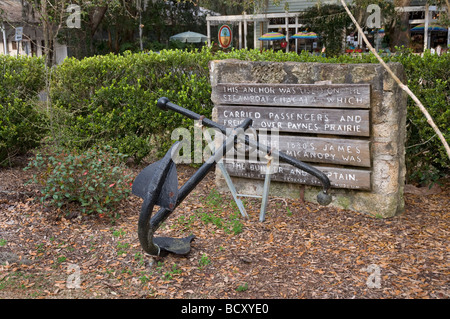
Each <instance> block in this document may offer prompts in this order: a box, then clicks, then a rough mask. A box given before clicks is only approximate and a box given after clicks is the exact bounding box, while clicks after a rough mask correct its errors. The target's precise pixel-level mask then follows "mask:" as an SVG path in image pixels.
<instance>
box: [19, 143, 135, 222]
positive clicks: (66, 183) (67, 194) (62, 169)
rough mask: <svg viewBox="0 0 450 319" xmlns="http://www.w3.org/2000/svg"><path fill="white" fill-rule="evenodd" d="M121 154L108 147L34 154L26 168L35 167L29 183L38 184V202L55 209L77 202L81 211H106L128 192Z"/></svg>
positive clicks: (111, 209)
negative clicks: (39, 195) (39, 196)
mask: <svg viewBox="0 0 450 319" xmlns="http://www.w3.org/2000/svg"><path fill="white" fill-rule="evenodd" d="M123 158H124V155H122V154H120V153H119V152H118V151H117V150H115V149H113V148H110V147H107V146H105V147H94V148H92V149H90V150H88V151H85V152H81V153H79V152H65V151H61V152H57V151H50V152H48V153H47V154H45V153H38V154H37V155H36V156H35V158H34V159H33V160H31V161H30V163H29V165H28V167H27V168H28V169H30V168H37V169H38V173H36V174H35V175H34V176H33V182H35V183H39V184H40V185H42V189H41V194H42V196H41V201H42V202H46V203H49V204H50V205H52V206H56V207H58V208H65V207H67V206H68V205H70V204H71V203H76V204H78V205H79V206H77V207H79V208H80V210H81V212H83V213H85V214H92V213H98V214H109V215H110V216H111V217H114V213H113V212H114V208H115V207H116V206H117V204H118V203H119V202H120V201H121V200H122V199H123V198H125V197H127V196H128V195H129V193H130V190H131V187H130V183H131V175H129V174H126V172H125V165H124V164H123Z"/></svg>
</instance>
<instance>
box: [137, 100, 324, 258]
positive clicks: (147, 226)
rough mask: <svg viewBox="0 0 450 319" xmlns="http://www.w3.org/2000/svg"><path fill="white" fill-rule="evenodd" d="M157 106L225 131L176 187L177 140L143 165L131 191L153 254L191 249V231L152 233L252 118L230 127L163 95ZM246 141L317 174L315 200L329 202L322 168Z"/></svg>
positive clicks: (143, 235)
mask: <svg viewBox="0 0 450 319" xmlns="http://www.w3.org/2000/svg"><path fill="white" fill-rule="evenodd" d="M157 106H158V107H159V108H160V109H162V110H164V111H167V110H169V109H170V110H173V111H175V112H178V113H180V114H182V115H184V116H186V117H188V118H190V119H193V120H199V121H201V124H202V125H206V126H208V127H212V128H216V129H218V130H220V131H221V132H222V133H223V134H225V135H226V139H225V141H224V143H223V144H222V146H221V149H218V150H216V152H215V153H214V154H213V155H212V156H211V157H210V158H209V159H208V160H206V162H205V163H204V164H203V165H202V166H201V167H200V168H199V169H198V170H197V171H196V172H195V173H194V174H193V175H192V176H191V177H190V178H189V179H188V180H187V181H186V183H185V184H184V185H183V186H181V187H180V188H178V178H177V170H176V165H175V163H174V162H173V156H174V155H175V154H178V150H179V147H180V146H181V144H180V142H175V143H174V144H173V145H172V147H171V148H170V150H169V151H168V152H167V153H166V155H165V156H164V157H163V158H162V159H161V160H159V161H157V162H155V163H153V164H150V165H149V166H147V167H146V168H145V169H143V170H142V171H141V172H140V173H139V175H138V176H137V177H136V179H135V181H134V183H133V187H132V192H133V194H135V195H136V196H139V197H141V198H142V199H143V200H144V202H143V204H142V206H141V211H140V214H139V222H138V237H139V241H140V243H141V246H142V248H143V249H144V251H145V252H147V253H148V254H150V255H155V256H164V255H166V254H167V253H169V252H171V253H174V254H180V255H185V254H187V253H189V251H190V249H191V241H192V240H193V239H194V238H195V236H194V235H191V236H188V237H185V238H170V237H154V233H155V232H156V230H157V229H158V228H159V227H160V226H161V224H162V223H163V222H164V221H165V220H166V219H167V218H168V217H169V215H170V214H171V213H172V212H173V211H174V209H175V208H176V207H177V206H178V205H179V204H180V203H181V202H182V201H183V200H184V199H185V198H186V196H188V195H189V193H190V192H191V191H192V190H193V189H194V188H195V187H196V186H197V185H198V184H199V183H200V182H201V181H202V180H203V178H205V176H206V175H207V174H208V172H209V171H210V170H211V169H212V168H213V167H214V166H215V164H216V162H218V161H219V160H220V159H221V158H222V157H223V155H224V154H226V153H227V152H228V151H229V150H230V149H231V148H232V147H234V146H235V144H236V143H237V141H238V138H237V135H238V132H240V131H242V130H246V129H247V128H248V127H249V126H251V124H252V122H253V121H252V119H250V118H248V119H245V120H244V121H243V122H242V123H241V124H240V125H238V126H237V127H235V128H234V129H233V130H230V129H227V128H226V127H225V126H222V125H220V124H218V123H216V122H214V121H212V120H210V119H207V118H205V117H204V116H201V115H199V114H197V113H195V112H192V111H190V110H187V109H185V108H183V107H181V106H178V105H176V104H174V103H171V102H170V101H169V100H168V99H167V98H165V97H162V98H160V99H159V100H158V103H157ZM245 144H246V145H249V146H251V147H255V148H257V149H258V150H260V151H263V152H266V153H267V154H272V155H273V156H278V158H279V160H280V161H283V162H286V163H288V164H291V165H293V166H295V167H297V168H299V169H301V170H303V171H305V172H307V173H309V174H311V175H313V176H315V177H317V178H318V179H319V180H320V182H321V183H322V186H323V189H322V191H320V192H319V194H318V195H317V201H318V202H319V204H321V205H324V206H325V205H328V204H329V203H330V202H331V196H330V195H329V194H328V191H329V189H330V181H329V179H328V177H327V176H326V175H325V174H324V173H323V172H321V171H319V170H318V169H316V168H314V167H312V166H310V165H308V164H305V163H303V162H301V161H299V160H296V159H294V158H292V157H290V156H288V155H286V154H284V153H282V152H278V151H276V150H274V149H270V148H269V147H267V146H266V145H262V144H260V143H258V142H256V141H253V140H250V139H249V138H248V137H246V138H245ZM155 205H158V206H159V210H158V211H157V212H156V213H155V215H154V216H152V213H153V209H154V207H155Z"/></svg>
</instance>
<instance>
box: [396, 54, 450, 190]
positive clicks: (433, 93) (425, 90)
mask: <svg viewBox="0 0 450 319" xmlns="http://www.w3.org/2000/svg"><path fill="white" fill-rule="evenodd" d="M392 60H393V61H398V62H401V63H402V64H403V66H404V67H405V71H406V74H407V78H408V86H409V88H410V89H411V90H412V91H413V92H414V94H415V95H416V96H417V97H418V99H419V100H420V101H422V103H423V104H424V105H425V106H426V108H427V110H428V112H429V113H430V115H431V117H432V118H433V120H434V122H435V123H436V125H437V126H438V127H439V128H440V130H441V132H442V134H443V135H444V137H445V139H446V140H447V141H449V140H450V108H449V105H450V54H444V55H442V56H438V55H437V54H431V53H430V52H429V51H427V52H425V53H424V54H423V57H421V56H419V55H414V54H412V53H411V50H409V49H406V50H405V49H403V50H400V51H399V54H397V55H396V56H394V57H393V58H392ZM406 159H407V168H408V176H409V178H410V179H411V180H415V181H418V182H423V183H425V184H429V182H430V181H435V180H436V179H437V178H439V177H440V175H441V174H443V173H444V172H445V170H448V169H449V168H450V164H449V159H448V157H447V154H446V152H445V149H444V147H443V145H442V143H441V142H440V140H439V138H438V137H437V136H436V134H435V133H434V130H433V129H432V128H431V126H430V125H428V123H427V120H426V118H425V117H424V116H423V114H422V112H421V111H420V110H419V108H418V107H417V106H416V105H415V103H414V101H413V100H412V99H410V98H409V99H408V141H407V152H406Z"/></svg>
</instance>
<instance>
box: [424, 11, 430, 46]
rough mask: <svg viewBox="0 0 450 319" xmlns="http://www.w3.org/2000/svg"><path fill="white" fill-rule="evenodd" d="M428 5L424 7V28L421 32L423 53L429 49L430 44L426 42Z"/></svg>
mask: <svg viewBox="0 0 450 319" xmlns="http://www.w3.org/2000/svg"><path fill="white" fill-rule="evenodd" d="M429 9H430V8H429V6H428V4H426V5H425V28H424V30H423V51H424V52H425V50H426V49H429V46H430V43H429V41H428V25H429V23H430V10H429Z"/></svg>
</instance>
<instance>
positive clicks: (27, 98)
mask: <svg viewBox="0 0 450 319" xmlns="http://www.w3.org/2000/svg"><path fill="white" fill-rule="evenodd" d="M44 79H45V76H44V63H43V60H42V59H35V58H33V59H30V58H25V57H19V58H16V57H11V56H5V55H0V166H5V165H8V164H9V163H10V162H11V159H12V158H13V157H14V156H16V155H21V154H24V153H26V152H27V151H28V150H29V149H31V148H33V147H35V146H37V145H39V143H40V139H41V138H42V136H43V135H44V133H45V129H44V117H43V116H42V115H41V113H40V112H38V111H37V96H38V93H39V92H40V91H41V90H42V89H43V88H44V85H45V81H44Z"/></svg>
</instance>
